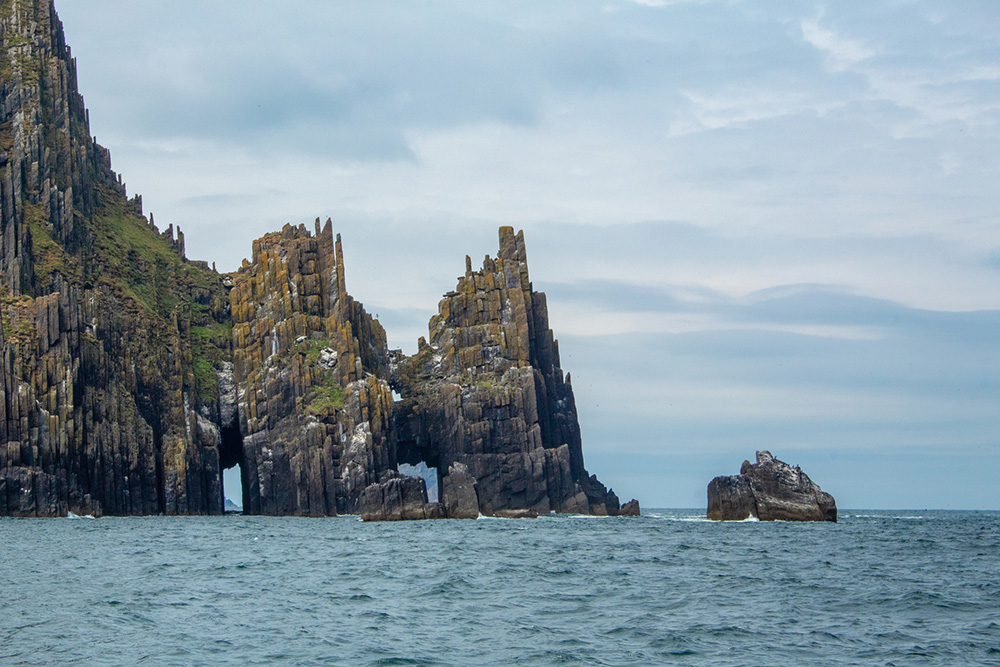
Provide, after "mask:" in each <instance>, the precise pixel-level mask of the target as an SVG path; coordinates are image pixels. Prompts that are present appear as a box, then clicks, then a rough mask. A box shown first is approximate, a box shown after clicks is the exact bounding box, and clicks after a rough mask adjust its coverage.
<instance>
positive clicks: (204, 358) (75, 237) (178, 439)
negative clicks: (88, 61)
mask: <svg viewBox="0 0 1000 667" xmlns="http://www.w3.org/2000/svg"><path fill="white" fill-rule="evenodd" d="M7 6H8V7H9V9H5V10H4V11H3V12H2V14H0V37H2V46H0V318H2V325H3V326H2V330H0V366H2V382H0V487H2V489H0V515H2V514H6V515H20V516H65V515H66V513H67V512H68V511H73V512H74V513H77V514H94V515H99V514H101V513H104V514H151V513H157V512H162V513H168V514H173V513H179V514H187V513H199V514H204V513H213V514H221V513H222V495H221V489H222V486H221V478H220V475H219V437H220V432H219V429H218V422H219V418H218V396H217V386H216V382H215V373H214V365H215V363H216V362H218V361H221V358H222V357H224V356H227V355H228V350H229V346H230V343H229V335H228V326H227V325H225V324H222V323H221V322H224V321H225V320H226V319H227V318H228V312H227V310H228V303H227V300H226V298H225V294H224V292H223V291H222V287H221V282H220V279H219V276H218V274H215V273H214V272H212V271H210V270H209V269H208V267H207V265H205V264H204V263H195V262H189V261H187V260H186V259H185V258H184V248H183V235H182V234H181V233H180V232H179V230H178V232H177V235H176V238H175V236H174V231H173V227H172V226H171V228H170V229H169V230H168V231H167V232H165V233H163V234H161V233H160V232H159V230H157V229H156V227H155V226H154V225H153V223H152V219H151V218H150V219H146V218H145V217H144V216H143V215H142V203H141V199H140V198H138V197H136V198H133V199H127V198H126V194H125V186H124V185H123V184H122V182H121V177H120V176H118V175H116V174H115V173H114V172H113V171H112V170H111V160H110V156H109V154H108V152H107V151H106V150H105V149H104V148H102V147H101V146H99V145H98V144H97V143H96V141H94V140H93V139H92V138H91V136H90V130H89V124H88V119H87V114H86V110H85V109H84V106H83V99H82V97H80V95H79V93H78V92H77V88H76V65H75V62H74V61H73V59H72V58H71V57H70V51H69V48H68V47H67V46H66V43H65V39H64V37H63V33H62V26H61V24H60V22H59V19H58V18H57V17H56V14H55V11H54V9H53V7H52V5H51V3H50V2H48V0H11V1H9V2H7ZM216 334H220V335H216Z"/></svg>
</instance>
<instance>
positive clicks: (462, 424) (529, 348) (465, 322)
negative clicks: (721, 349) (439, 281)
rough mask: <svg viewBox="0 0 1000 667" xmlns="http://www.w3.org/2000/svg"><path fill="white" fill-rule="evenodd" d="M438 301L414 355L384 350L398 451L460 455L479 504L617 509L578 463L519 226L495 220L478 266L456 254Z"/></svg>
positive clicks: (426, 456)
mask: <svg viewBox="0 0 1000 667" xmlns="http://www.w3.org/2000/svg"><path fill="white" fill-rule="evenodd" d="M438 311H439V312H438V314H437V315H435V316H434V317H433V318H431V321H430V324H429V340H424V339H421V340H420V342H419V350H418V352H417V354H416V355H414V356H413V357H408V358H402V357H401V356H400V355H399V353H398V352H397V353H395V355H394V358H395V360H396V363H395V364H394V366H393V374H392V382H393V384H394V385H395V386H396V387H397V388H398V390H399V392H400V394H401V395H402V397H403V400H402V401H401V403H400V405H399V410H398V414H397V416H396V423H397V426H398V430H399V461H400V462H404V463H411V464H415V463H418V462H419V461H426V462H427V463H428V465H431V466H434V467H437V468H438V470H447V469H448V468H449V467H451V466H452V465H453V464H455V463H461V464H463V465H464V466H465V467H466V468H467V470H468V471H469V473H470V474H471V475H472V476H473V478H474V479H475V480H476V487H477V492H478V498H479V505H480V508H481V510H482V511H483V513H486V514H490V513H493V512H497V511H501V510H509V509H532V510H535V511H537V512H546V513H547V512H550V511H556V512H582V513H586V514H601V515H607V514H611V515H615V514H618V512H619V510H620V506H619V502H618V497H617V496H616V495H615V494H614V492H612V491H609V490H608V489H607V488H605V486H604V485H603V484H601V483H600V482H599V481H597V478H596V477H593V476H590V475H589V474H588V473H587V471H586V469H585V468H584V464H583V448H582V444H581V436H580V425H579V422H578V420H577V415H576V402H575V400H574V398H573V388H572V385H571V383H570V377H569V375H568V374H567V375H566V376H565V377H564V376H563V371H562V369H561V368H560V363H559V346H558V344H557V342H556V340H555V339H554V337H553V335H552V330H551V329H549V323H548V309H547V307H546V302H545V295H544V294H542V293H540V292H536V291H534V289H533V288H532V284H531V281H530V279H529V277H528V263H527V253H526V250H525V246H524V236H523V234H522V233H520V232H518V233H517V234H515V233H514V230H513V229H512V228H510V227H502V228H501V229H500V250H499V252H498V253H497V257H496V258H495V259H494V258H491V257H489V256H487V257H486V258H485V260H484V261H483V266H482V268H481V269H479V270H478V271H473V270H472V261H471V259H470V258H468V257H466V267H465V275H464V276H462V277H461V278H459V280H458V285H457V286H456V287H455V289H454V290H453V291H451V292H448V293H447V294H446V295H445V296H444V299H443V300H442V301H441V302H440V304H438Z"/></svg>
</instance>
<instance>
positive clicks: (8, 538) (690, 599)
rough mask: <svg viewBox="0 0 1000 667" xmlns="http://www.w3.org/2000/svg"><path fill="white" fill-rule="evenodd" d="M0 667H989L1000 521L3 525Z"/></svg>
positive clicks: (149, 520) (899, 517)
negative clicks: (434, 666) (751, 666)
mask: <svg viewBox="0 0 1000 667" xmlns="http://www.w3.org/2000/svg"><path fill="white" fill-rule="evenodd" d="M0 664H2V665H720V666H726V665H732V666H737V665H739V666H743V665H747V666H750V665H753V666H759V665H900V666H902V665H949V666H950V665H1000V512H953V511H926V510H922V511H858V510H841V515H840V522H839V523H836V524H831V523H784V522H774V523H766V522H754V521H745V522H727V523H718V522H709V521H706V520H705V519H704V510H655V509H654V510H646V511H645V512H644V516H642V517H640V518H624V517H621V518H619V517H614V518H606V517H605V518H592V517H582V516H555V515H553V516H544V517H541V518H538V519H508V520H504V519H488V518H480V519H479V520H466V521H420V522H406V523H363V522H361V521H359V520H358V518H357V517H338V518H330V519H307V518H291V517H288V518H274V517H250V516H242V515H235V516H224V517H131V518H102V519H87V518H66V519H37V520H36V519H0Z"/></svg>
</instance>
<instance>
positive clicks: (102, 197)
mask: <svg viewBox="0 0 1000 667" xmlns="http://www.w3.org/2000/svg"><path fill="white" fill-rule="evenodd" d="M9 6H10V10H9V11H8V12H6V13H5V14H4V15H2V16H0V34H2V39H3V45H2V49H0V74H2V81H0V100H2V105H3V106H2V109H0V114H2V116H0V214H2V219H0V272H2V285H0V311H2V325H3V326H2V332H0V352H2V364H3V373H2V384H0V429H2V432H0V443H2V444H0V515H7V516H38V517H42V516H67V514H68V513H70V512H72V513H74V514H77V515H97V516H99V515H101V514H108V515H136V514H139V515H142V514H222V513H223V512H224V510H225V507H224V499H223V488H222V471H223V470H225V469H228V468H231V467H233V466H235V465H239V467H240V471H241V476H242V481H243V509H244V511H245V512H246V513H249V514H266V515H306V516H332V515H336V514H344V513H349V514H359V513H363V514H364V515H365V516H366V518H369V519H383V520H386V519H388V520H398V519H422V518H439V517H469V516H478V515H479V514H480V513H482V514H487V515H491V514H496V515H500V516H505V515H507V516H530V515H532V514H538V513H548V512H571V513H583V514H594V515H618V514H628V515H636V514H638V513H639V507H638V503H636V502H635V501H632V502H630V503H627V504H626V505H625V506H624V507H623V506H622V505H621V504H620V503H619V499H618V497H617V496H616V495H615V493H614V492H613V491H611V490H609V489H607V488H606V487H605V486H604V485H603V484H602V483H601V482H599V481H598V479H597V477H596V476H593V475H591V474H590V473H589V472H588V471H587V470H586V468H585V466H584V461H583V449H582V439H581V434H580V426H579V422H578V420H577V412H576V404H575V401H574V397H573V389H572V385H571V383H570V376H569V374H568V373H566V374H564V373H563V370H562V368H561V365H560V360H559V348H558V345H557V342H556V340H555V338H554V337H553V334H552V331H551V329H550V328H549V323H548V312H547V307H546V301H545V295H544V294H542V293H541V292H536V291H535V290H534V289H533V287H532V284H531V281H530V279H529V277H528V264H527V253H526V250H525V244H524V238H523V235H522V234H521V233H515V232H514V229H513V228H511V227H501V228H500V232H499V252H498V253H497V256H496V257H495V258H492V257H490V256H487V257H486V258H485V259H484V261H483V263H482V268H479V269H476V270H473V267H472V262H471V260H470V259H469V258H468V257H466V262H465V273H464V275H462V276H461V277H459V278H458V284H457V286H456V287H455V289H454V290H452V291H450V292H448V293H447V294H445V295H444V298H443V299H442V300H441V302H440V304H439V306H438V313H437V314H436V315H434V316H433V317H432V318H431V319H430V324H429V333H428V337H427V338H426V339H424V338H421V339H420V341H419V346H418V350H417V352H416V354H414V355H412V356H407V355H405V354H403V353H402V352H401V351H400V350H389V349H388V346H387V342H386V341H387V338H386V333H385V330H384V329H383V328H382V326H381V324H379V322H378V321H377V320H376V319H375V318H373V317H372V316H371V315H369V314H368V313H367V312H366V311H365V309H364V306H363V305H362V304H361V303H359V302H358V301H355V299H354V298H353V297H352V296H351V295H350V294H349V293H348V291H347V286H346V280H345V266H344V259H343V252H342V247H341V239H340V236H339V235H336V236H335V235H334V232H333V229H332V224H331V221H330V220H327V221H326V223H325V224H324V225H321V224H320V220H319V219H317V220H316V221H315V225H314V226H313V228H312V229H307V228H306V226H305V225H301V224H300V225H298V226H292V225H286V226H285V227H284V228H283V229H282V230H281V231H278V232H274V233H271V234H267V235H265V236H264V237H263V238H260V239H258V240H256V241H254V242H253V248H252V259H251V260H249V261H248V260H244V263H243V266H242V267H241V268H240V269H239V270H238V271H236V272H234V273H230V274H219V273H217V272H216V271H215V269H214V266H210V265H209V264H208V263H206V262H199V261H191V260H189V259H187V258H186V256H185V244H184V235H183V233H182V232H181V230H180V229H179V228H177V229H175V228H174V225H172V224H171V225H169V226H168V227H167V228H166V229H165V230H163V231H161V230H160V229H159V228H158V227H157V226H156V224H155V222H154V220H153V217H152V215H150V216H148V217H147V216H146V215H144V213H143V208H142V199H141V197H138V196H135V197H132V198H129V197H128V196H127V195H126V189H125V185H124V184H123V182H122V178H121V176H120V175H118V174H116V173H115V172H114V171H113V170H112V169H111V159H110V155H109V153H108V151H107V150H106V149H105V148H103V147H101V146H100V145H98V144H97V142H96V140H94V139H93V138H92V137H91V135H90V126H89V117H88V114H87V111H86V108H85V107H84V103H83V98H82V97H81V95H80V94H79V92H78V90H77V76H76V63H75V61H74V60H73V58H72V57H71V54H70V49H69V47H68V46H67V45H66V42H65V37H64V35H63V30H62V25H61V23H60V21H59V19H58V17H57V15H56V12H55V8H54V5H53V4H52V2H50V0H11V2H10V3H9ZM404 463H405V464H414V465H415V464H419V463H425V464H426V465H427V466H428V467H429V468H431V469H435V470H436V471H437V476H438V481H439V483H438V484H437V488H439V489H441V496H442V497H441V498H439V499H437V500H436V501H435V502H430V500H431V499H429V498H428V497H427V488H426V484H425V482H424V480H423V479H422V478H419V477H406V476H403V475H401V474H400V473H399V472H398V469H399V465H400V464H404Z"/></svg>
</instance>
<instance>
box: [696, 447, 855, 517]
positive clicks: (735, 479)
mask: <svg viewBox="0 0 1000 667" xmlns="http://www.w3.org/2000/svg"><path fill="white" fill-rule="evenodd" d="M750 517H755V518H757V519H759V520H761V521H836V520H837V503H836V501H835V500H834V499H833V496H831V495H830V494H829V493H825V492H824V491H823V490H822V489H820V488H819V486H818V485H817V484H816V483H815V482H813V481H812V480H811V479H809V476H808V475H806V474H805V473H804V472H802V470H801V469H800V468H799V467H798V466H794V467H793V466H790V465H788V464H787V463H785V462H784V461H779V460H778V459H776V458H774V457H773V456H772V455H771V452H768V451H759V452H757V463H756V464H752V463H750V462H749V461H744V462H743V466H742V467H741V469H740V474H739V475H729V476H722V477H716V478H715V479H713V480H712V481H711V482H710V483H709V485H708V518H709V519H714V520H719V521H742V520H744V519H748V518H750Z"/></svg>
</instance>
